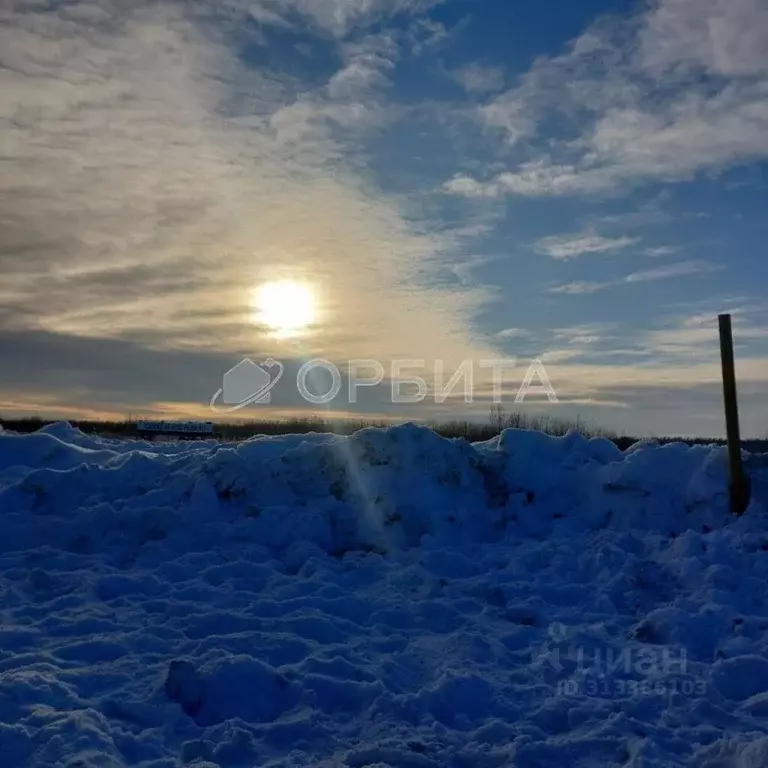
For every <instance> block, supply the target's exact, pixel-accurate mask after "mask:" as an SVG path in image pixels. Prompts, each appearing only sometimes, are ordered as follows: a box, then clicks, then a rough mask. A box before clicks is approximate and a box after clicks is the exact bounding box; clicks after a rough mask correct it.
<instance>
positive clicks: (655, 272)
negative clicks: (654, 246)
mask: <svg viewBox="0 0 768 768" xmlns="http://www.w3.org/2000/svg"><path fill="white" fill-rule="evenodd" d="M721 269H723V266H722V265H721V264H712V263H710V262H707V261H696V260H691V261H680V262H678V263H676V264H668V265H665V266H662V267H656V268H654V269H643V270H639V271H637V272H632V273H630V274H629V275H626V276H625V277H622V278H620V279H618V280H607V281H605V282H571V283H565V284H563V285H556V286H554V287H552V288H550V289H549V290H550V293H565V294H571V295H579V294H589V293H597V292H598V291H604V290H607V289H608V288H615V287H617V286H620V285H626V284H627V283H647V282H651V281H653V280H669V279H670V278H674V277H686V276H689V275H701V274H706V273H707V272H716V271H718V270H721Z"/></svg>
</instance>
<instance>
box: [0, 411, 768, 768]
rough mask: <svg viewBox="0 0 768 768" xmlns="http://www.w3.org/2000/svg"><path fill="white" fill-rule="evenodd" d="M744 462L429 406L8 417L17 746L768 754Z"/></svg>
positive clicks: (6, 708)
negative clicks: (295, 415)
mask: <svg viewBox="0 0 768 768" xmlns="http://www.w3.org/2000/svg"><path fill="white" fill-rule="evenodd" d="M726 470H727V466H726V457H725V453H724V450H723V449H722V448H717V447H714V446H696V447H688V446H686V445H683V444H672V445H665V446H658V445H655V444H653V443H642V444H638V445H637V446H634V447H633V448H632V449H630V450H628V451H626V452H621V451H619V450H618V449H617V448H616V446H615V445H614V444H613V443H611V442H609V441H607V440H602V439H591V440H587V439H585V438H583V437H582V436H580V435H578V434H576V433H569V434H568V435H565V436H563V437H560V438H552V437H547V436H546V435H543V434H540V433H536V432H529V431H524V430H507V431H505V432H504V433H502V434H501V435H500V436H499V437H498V438H496V439H494V440H491V441H487V442H484V443H477V444H469V443H467V442H466V441H464V440H447V439H443V438H441V437H439V436H438V435H436V434H435V433H434V432H432V431H431V430H428V429H425V428H422V427H417V426H415V425H412V424H405V425H402V426H398V427H393V428H390V429H364V430H361V431H359V432H357V433H355V434H354V435H352V436H350V437H339V436H334V435H322V434H310V435H285V436H280V437H258V438H253V439H251V440H247V441H244V442H240V443H218V442H215V441H205V442H194V443H177V444H173V445H169V444H160V445H154V444H152V443H147V442H143V441H137V440H108V439H104V438H99V437H97V436H92V435H85V434H84V433H82V432H81V431H79V430H77V429H74V428H72V427H71V426H70V425H68V424H64V423H61V424H54V425H51V426H49V427H46V428H45V429H43V430H40V431H39V432H37V433H34V434H31V435H13V434H9V433H7V432H6V433H2V434H0V531H1V532H2V536H0V595H1V596H2V603H1V608H0V754H1V755H2V756H3V760H2V762H3V765H9V766H22V765H23V766H32V767H36V766H51V765H60V766H70V767H72V766H75V765H77V766H80V767H81V768H87V767H90V766H120V767H122V766H149V765H152V766H160V765H162V766H169V767H170V766H186V765H194V766H195V767H196V768H201V767H202V766H208V767H209V768H211V767H212V766H218V767H219V768H225V767H228V766H232V768H235V766H237V767H238V768H239V767H241V766H246V765H248V766H257V765H258V766H286V767H288V766H294V767H295V766H329V767H330V766H340V765H345V766H360V767H361V768H362V767H363V766H398V767H400V766H405V767H406V768H408V767H410V766H414V767H417V768H423V767H425V766H426V767H430V766H434V767H435V768H446V767H448V768H452V767H456V768H458V767H459V766H467V765H472V766H479V767H480V768H483V767H484V766H489V767H491V766H493V767H494V768H496V767H498V766H507V765H515V766H529V767H533V766H536V768H540V767H541V766H550V765H551V766H554V765H568V766H588V765H590V766H591V765H605V766H627V765H638V766H639V765H649V766H675V765H680V766H683V765H697V766H699V765H701V766H707V765H709V766H715V765H718V766H720V765H733V766H757V765H763V764H765V761H766V755H767V754H768V752H766V750H767V749H768V747H766V744H768V726H767V725H766V722H768V660H767V659H768V653H767V652H768V587H767V586H766V585H767V584H768V578H766V577H768V533H765V531H764V527H765V526H764V516H763V510H762V506H761V504H760V503H759V499H756V500H753V504H752V506H751V507H750V509H749V510H748V512H747V514H746V515H744V516H743V517H742V518H733V517H732V516H731V515H730V514H729V512H728V508H727V476H726ZM758 485H759V484H758Z"/></svg>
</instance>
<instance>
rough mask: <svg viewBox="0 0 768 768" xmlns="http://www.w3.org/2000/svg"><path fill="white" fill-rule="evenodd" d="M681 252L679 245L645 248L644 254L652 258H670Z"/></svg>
mask: <svg viewBox="0 0 768 768" xmlns="http://www.w3.org/2000/svg"><path fill="white" fill-rule="evenodd" d="M680 250H681V246H679V245H657V246H655V247H654V248H646V249H645V253H646V255H647V256H652V257H654V258H656V257H658V256H672V255H674V254H675V253H678V252H679V251H680Z"/></svg>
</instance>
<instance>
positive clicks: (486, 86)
mask: <svg viewBox="0 0 768 768" xmlns="http://www.w3.org/2000/svg"><path fill="white" fill-rule="evenodd" d="M452 74H453V78H454V80H456V82H458V83H459V85H461V86H462V88H464V90H466V91H467V93H471V94H487V93H492V92H493V91H500V90H501V89H502V88H503V87H504V70H503V69H502V68H501V67H491V66H486V65H483V64H479V63H477V62H475V63H472V64H469V65H467V66H466V67H461V68H460V69H457V70H455V71H454V72H453V73H452Z"/></svg>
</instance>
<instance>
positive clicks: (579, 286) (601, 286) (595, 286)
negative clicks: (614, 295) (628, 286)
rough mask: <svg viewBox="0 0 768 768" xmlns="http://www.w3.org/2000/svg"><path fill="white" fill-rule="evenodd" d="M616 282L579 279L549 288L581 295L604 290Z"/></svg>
mask: <svg viewBox="0 0 768 768" xmlns="http://www.w3.org/2000/svg"><path fill="white" fill-rule="evenodd" d="M612 285H614V283H595V282H588V281H583V280H577V281H574V282H572V283H564V284H563V285H555V286H553V287H552V288H550V289H549V292H550V293H565V294H568V295H570V296H581V295H583V294H588V293H597V292H598V291H603V290H605V289H606V288H610V287H611V286H612Z"/></svg>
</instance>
